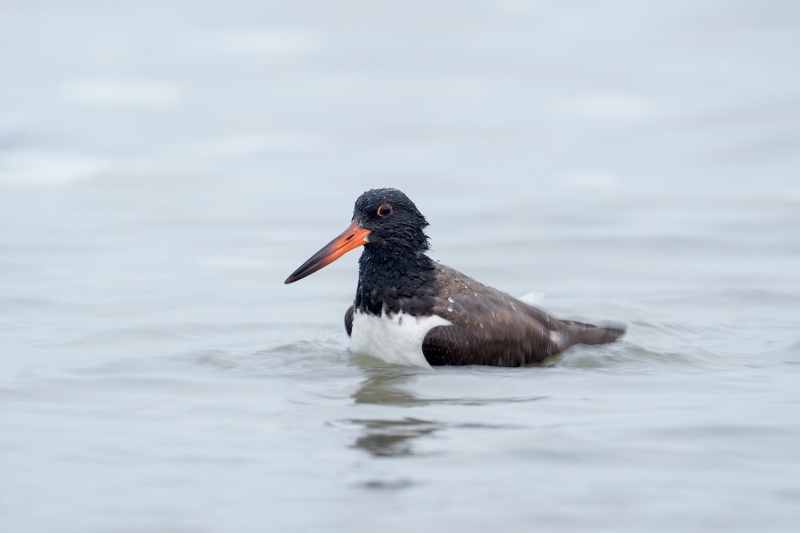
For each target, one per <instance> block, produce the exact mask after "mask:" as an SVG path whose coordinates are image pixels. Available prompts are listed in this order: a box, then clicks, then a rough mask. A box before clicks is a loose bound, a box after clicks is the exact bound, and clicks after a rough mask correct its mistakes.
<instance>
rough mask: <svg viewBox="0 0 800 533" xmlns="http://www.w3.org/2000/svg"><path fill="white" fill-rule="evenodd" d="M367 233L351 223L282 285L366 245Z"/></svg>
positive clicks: (367, 231) (309, 273)
mask: <svg viewBox="0 0 800 533" xmlns="http://www.w3.org/2000/svg"><path fill="white" fill-rule="evenodd" d="M369 233H370V232H369V230H366V229H364V228H362V227H361V226H359V225H358V224H356V223H355V222H353V223H352V224H350V226H349V227H348V228H347V229H346V230H344V233H342V234H341V235H339V236H338V237H336V238H335V239H333V240H332V241H331V242H329V243H328V244H327V245H325V247H324V248H322V250H320V251H319V252H317V253H315V254H314V255H313V256H311V258H310V259H309V260H308V261H306V262H305V263H303V264H302V265H300V268H298V269H297V270H295V271H294V272H292V275H291V276H289V277H288V278H286V281H284V283H286V284H287V285H288V284H289V283H294V282H295V281H297V280H299V279H303V278H304V277H306V276H310V275H311V274H313V273H314V272H316V271H317V270H319V269H321V268H323V267H326V266H328V265H330V264H331V263H333V262H334V261H336V260H337V259H339V258H340V257H342V256H343V255H344V254H346V253H347V252H349V251H350V250H352V249H354V248H358V247H359V246H362V245H364V244H366V243H367V235H369Z"/></svg>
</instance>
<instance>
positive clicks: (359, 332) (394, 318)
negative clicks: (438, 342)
mask: <svg viewBox="0 0 800 533" xmlns="http://www.w3.org/2000/svg"><path fill="white" fill-rule="evenodd" d="M451 324H452V322H450V321H449V320H447V319H446V318H442V317H440V316H436V315H433V316H423V317H419V318H418V317H415V316H412V315H408V314H406V313H398V314H396V315H387V314H386V312H385V311H384V312H383V313H381V316H379V317H378V316H375V315H369V314H367V313H362V312H360V311H356V312H355V313H353V330H352V333H351V335H350V344H349V348H350V351H351V352H353V353H356V354H364V355H369V356H371V357H375V358H376V359H380V360H382V361H384V362H386V363H389V364H391V365H404V366H421V367H423V368H430V367H431V365H429V364H428V361H426V360H425V356H424V355H423V353H422V340H423V339H424V338H425V335H426V334H427V333H428V332H429V331H430V330H431V329H433V328H435V327H436V326H449V325H451Z"/></svg>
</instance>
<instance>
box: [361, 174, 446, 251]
mask: <svg viewBox="0 0 800 533" xmlns="http://www.w3.org/2000/svg"><path fill="white" fill-rule="evenodd" d="M353 222H355V223H356V224H358V225H359V226H360V227H361V228H363V229H365V230H368V231H369V232H370V233H369V236H368V237H367V244H366V246H367V247H369V248H376V247H381V248H383V247H392V248H397V249H403V250H408V251H425V250H427V249H428V248H429V247H430V245H429V244H428V236H427V235H425V232H424V231H423V230H424V229H425V228H426V227H427V226H428V221H427V220H425V217H424V216H422V213H420V212H419V210H418V209H417V206H416V205H414V202H412V201H411V200H410V199H409V198H408V196H406V195H405V194H403V193H402V192H400V191H398V190H397V189H372V190H370V191H367V192H365V193H364V194H362V195H361V196H359V197H358V200H356V205H355V208H354V209H353Z"/></svg>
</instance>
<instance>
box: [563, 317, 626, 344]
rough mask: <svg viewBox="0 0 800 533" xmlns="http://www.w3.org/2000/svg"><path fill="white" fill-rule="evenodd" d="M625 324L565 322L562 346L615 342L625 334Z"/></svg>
mask: <svg viewBox="0 0 800 533" xmlns="http://www.w3.org/2000/svg"><path fill="white" fill-rule="evenodd" d="M625 330H626V328H625V326H624V325H622V324H613V325H611V324H609V325H605V326H595V325H593V324H583V323H581V322H566V327H565V328H564V331H563V333H564V341H565V342H564V347H563V349H567V348H569V347H570V346H574V345H576V344H608V343H611V342H616V341H618V340H620V339H621V338H622V336H623V335H625Z"/></svg>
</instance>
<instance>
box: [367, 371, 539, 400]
mask: <svg viewBox="0 0 800 533" xmlns="http://www.w3.org/2000/svg"><path fill="white" fill-rule="evenodd" d="M417 375H418V373H414V372H413V371H408V370H407V369H402V370H401V369H380V370H379V371H378V372H375V373H373V374H372V375H371V376H370V377H368V378H367V379H366V380H364V382H363V383H362V384H361V387H359V389H358V390H357V391H356V392H355V393H354V394H353V396H352V397H353V399H354V400H355V402H356V403H366V404H378V405H386V404H388V405H414V406H423V405H431V404H450V405H487V404H496V403H521V402H533V401H537V400H544V399H546V398H547V397H546V396H521V397H519V396H518V397H507V398H480V397H472V398H470V397H464V398H417V397H416V396H414V395H413V394H411V393H410V392H408V391H406V390H403V389H401V388H400V386H401V385H403V384H405V383H407V382H409V381H411V379H412V378H414V377H416V376H417Z"/></svg>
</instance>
